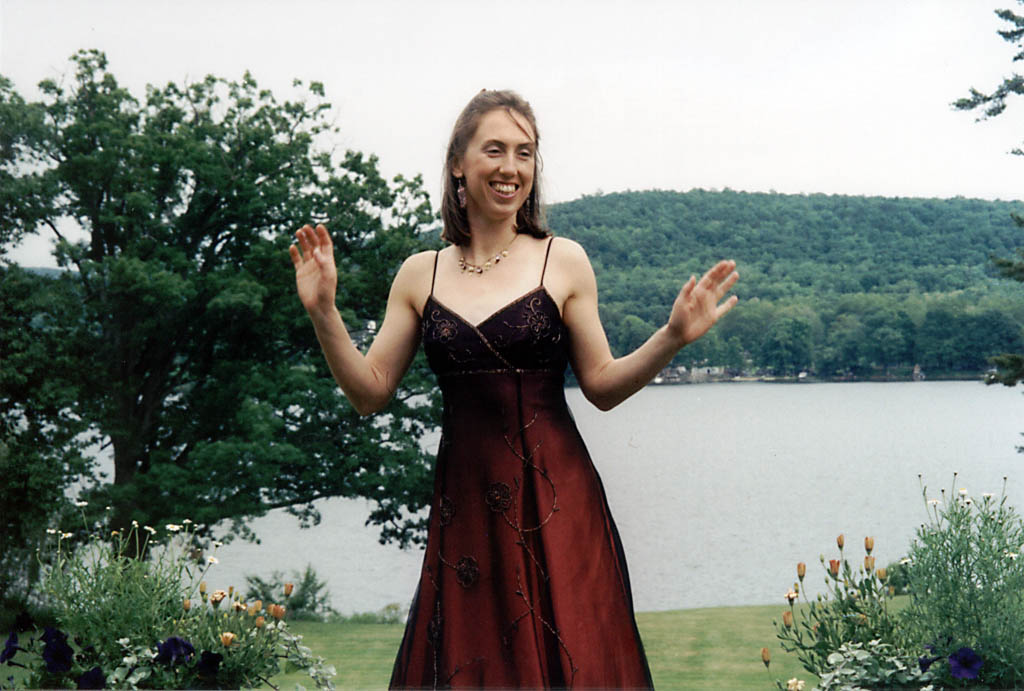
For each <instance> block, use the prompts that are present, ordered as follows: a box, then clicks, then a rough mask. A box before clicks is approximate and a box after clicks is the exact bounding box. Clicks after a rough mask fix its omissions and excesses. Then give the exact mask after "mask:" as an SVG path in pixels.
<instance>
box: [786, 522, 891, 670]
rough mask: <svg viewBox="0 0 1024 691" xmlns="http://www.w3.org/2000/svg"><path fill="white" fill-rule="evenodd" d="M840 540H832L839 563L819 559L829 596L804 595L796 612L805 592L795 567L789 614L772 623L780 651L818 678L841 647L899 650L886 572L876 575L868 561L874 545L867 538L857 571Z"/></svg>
mask: <svg viewBox="0 0 1024 691" xmlns="http://www.w3.org/2000/svg"><path fill="white" fill-rule="evenodd" d="M845 542H846V538H845V536H844V535H840V536H839V537H838V538H836V543H837V545H838V547H839V558H838V559H830V560H829V563H828V565H827V566H826V565H825V557H824V556H822V557H821V558H820V560H821V564H822V566H823V567H825V587H826V588H827V593H826V594H824V595H818V597H817V598H816V599H814V600H808V598H807V595H806V593H803V595H802V597H803V600H804V606H803V607H800V608H797V607H795V604H796V602H797V601H798V599H799V598H800V596H801V595H800V593H801V591H802V590H803V589H802V587H801V584H802V583H803V580H804V576H805V575H806V565H805V564H803V563H801V564H798V565H797V579H798V581H799V582H798V583H794V584H793V588H792V589H791V590H790V591H789V592H788V593H787V594H786V599H787V600H788V601H789V610H787V611H785V612H783V615H782V622H781V623H779V622H778V621H775V622H772V623H773V625H774V626H775V630H776V635H777V637H778V639H779V641H780V642H781V643H782V648H783V650H785V651H787V652H792V653H795V654H796V656H797V658H798V659H799V660H800V662H801V663H802V664H803V666H804V669H806V670H807V671H808V672H811V673H812V674H815V675H817V676H819V677H820V676H822V675H824V674H825V673H827V672H828V670H829V669H830V668H831V666H832V663H830V661H829V660H830V656H831V655H832V654H833V653H836V652H837V651H839V650H840V648H841V647H842V646H843V645H844V644H848V643H859V644H864V645H866V644H869V643H871V642H872V641H874V642H877V643H885V644H891V645H896V644H898V642H899V641H898V632H897V621H896V617H895V615H894V614H893V613H892V612H891V611H890V607H889V604H890V601H891V600H892V590H891V589H890V588H889V586H888V585H887V583H886V579H887V577H888V574H887V573H886V570H885V569H879V570H877V571H876V570H875V558H874V557H873V556H871V550H872V549H874V539H873V538H865V551H866V552H867V554H866V556H865V557H864V562H863V564H862V565H858V566H857V567H856V568H854V567H853V566H851V565H850V562H849V561H848V560H847V559H846V558H845V556H844V555H845Z"/></svg>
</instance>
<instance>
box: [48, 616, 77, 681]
mask: <svg viewBox="0 0 1024 691" xmlns="http://www.w3.org/2000/svg"><path fill="white" fill-rule="evenodd" d="M40 638H41V639H42V641H43V643H45V645H44V646H43V662H45V663H46V671H47V672H50V673H51V674H58V673H60V672H67V671H70V669H71V665H72V663H73V662H74V651H73V650H71V646H70V645H68V635H67V634H66V633H64V632H63V631H58V630H57V629H54V628H52V627H49V626H47V627H46V629H45V630H44V631H43V635H42V636H40Z"/></svg>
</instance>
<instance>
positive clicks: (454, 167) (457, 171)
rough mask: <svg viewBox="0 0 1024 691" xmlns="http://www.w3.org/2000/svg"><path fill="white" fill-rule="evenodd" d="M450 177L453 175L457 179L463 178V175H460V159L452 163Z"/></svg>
mask: <svg viewBox="0 0 1024 691" xmlns="http://www.w3.org/2000/svg"><path fill="white" fill-rule="evenodd" d="M452 175H454V176H455V177H457V178H461V177H463V175H462V159H461V158H457V159H455V160H454V161H452Z"/></svg>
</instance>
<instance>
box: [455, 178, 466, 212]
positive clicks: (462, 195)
mask: <svg viewBox="0 0 1024 691" xmlns="http://www.w3.org/2000/svg"><path fill="white" fill-rule="evenodd" d="M455 194H456V196H458V198H459V208H462V209H465V208H466V180H465V178H459V184H458V187H456V188H455Z"/></svg>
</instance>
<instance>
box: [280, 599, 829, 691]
mask: <svg viewBox="0 0 1024 691" xmlns="http://www.w3.org/2000/svg"><path fill="white" fill-rule="evenodd" d="M782 610H783V606H778V607H776V606H772V605H762V606H753V607H716V608H711V609H688V610H677V611H672V612H641V613H640V614H638V615H637V625H638V626H639V628H640V636H641V637H642V638H643V641H644V647H645V648H646V650H647V659H648V662H649V663H650V666H651V675H652V676H653V677H654V685H655V686H656V687H657V688H660V689H731V690H732V691H736V690H737V689H770V688H773V686H774V684H773V680H774V679H781V680H782V682H783V683H785V681H786V680H787V679H790V678H792V677H798V678H800V679H804V680H805V681H806V682H807V688H811V687H812V686H814V684H815V683H816V682H817V679H816V678H814V677H812V676H811V675H809V674H808V673H807V672H805V671H804V670H803V668H802V667H801V666H800V663H799V662H798V661H797V659H796V657H795V656H792V655H787V654H785V653H784V652H783V651H782V648H781V647H780V646H779V645H778V640H777V639H776V638H775V630H774V628H773V627H772V619H778V618H779V617H780V616H781V613H782ZM291 628H292V629H293V630H294V631H295V632H296V633H300V634H302V635H303V636H304V641H303V642H304V643H305V644H307V645H308V646H309V647H310V648H312V649H313V652H314V654H316V655H322V656H323V657H324V659H325V660H327V662H328V663H330V664H333V665H334V666H335V667H336V668H337V670H338V676H337V677H336V678H335V683H336V685H337V686H338V688H339V689H382V688H387V685H388V680H389V679H390V678H391V666H392V665H393V664H394V662H395V653H396V652H397V651H398V644H399V643H400V642H401V639H402V631H403V627H402V625H400V624H371V623H355V622H334V623H315V622H295V623H293V624H291ZM762 647H767V648H768V649H769V650H770V651H771V654H772V664H771V669H770V672H771V673H770V674H768V673H766V671H765V668H764V665H763V664H762V663H761V648H762ZM273 681H274V684H276V685H278V686H280V687H281V688H282V689H290V688H294V686H295V684H302V685H303V686H307V687H308V685H309V684H308V679H307V678H306V677H305V676H304V675H303V674H301V673H294V674H283V675H281V676H278V677H276V678H275V679H274V680H273Z"/></svg>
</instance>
